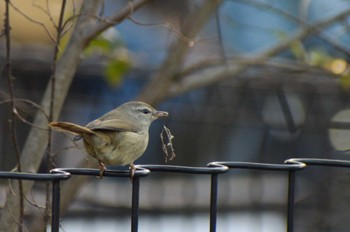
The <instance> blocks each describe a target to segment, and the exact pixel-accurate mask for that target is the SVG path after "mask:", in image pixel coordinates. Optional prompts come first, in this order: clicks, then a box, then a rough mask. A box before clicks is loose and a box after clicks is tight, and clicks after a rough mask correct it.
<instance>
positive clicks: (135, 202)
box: [131, 176, 140, 232]
mask: <svg viewBox="0 0 350 232" xmlns="http://www.w3.org/2000/svg"><path fill="white" fill-rule="evenodd" d="M139 198H140V177H138V176H134V177H133V179H132V202H131V232H137V231H138V223H139V218H138V217H139Z"/></svg>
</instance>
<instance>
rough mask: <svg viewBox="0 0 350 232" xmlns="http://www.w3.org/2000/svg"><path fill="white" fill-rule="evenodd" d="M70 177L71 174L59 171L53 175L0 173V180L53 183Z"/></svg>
mask: <svg viewBox="0 0 350 232" xmlns="http://www.w3.org/2000/svg"><path fill="white" fill-rule="evenodd" d="M70 177H71V174H70V173H69V172H64V171H59V172H57V173H54V174H50V173H26V172H4V171H0V179H16V180H33V181H35V180H36V181H53V180H67V179H69V178H70Z"/></svg>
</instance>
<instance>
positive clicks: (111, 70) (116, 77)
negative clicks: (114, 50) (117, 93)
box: [105, 59, 130, 86]
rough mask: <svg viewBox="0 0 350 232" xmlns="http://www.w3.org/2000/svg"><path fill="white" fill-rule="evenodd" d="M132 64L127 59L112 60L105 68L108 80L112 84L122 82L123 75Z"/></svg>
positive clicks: (115, 84)
mask: <svg viewBox="0 0 350 232" xmlns="http://www.w3.org/2000/svg"><path fill="white" fill-rule="evenodd" d="M129 68H130V64H129V62H128V61H127V60H121V59H116V60H111V61H110V62H109V63H108V64H107V66H106V69H105V76H106V81H107V82H108V84H109V85H111V86H117V85H118V84H120V83H121V80H122V77H123V75H124V74H125V73H126V72H127V71H128V70H129Z"/></svg>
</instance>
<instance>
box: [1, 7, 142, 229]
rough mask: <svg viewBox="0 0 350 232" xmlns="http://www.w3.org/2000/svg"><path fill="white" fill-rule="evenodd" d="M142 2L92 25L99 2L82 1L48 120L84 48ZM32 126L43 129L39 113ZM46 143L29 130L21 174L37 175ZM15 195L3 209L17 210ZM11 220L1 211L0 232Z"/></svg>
mask: <svg viewBox="0 0 350 232" xmlns="http://www.w3.org/2000/svg"><path fill="white" fill-rule="evenodd" d="M146 2H147V1H146V0H139V1H135V2H132V4H129V5H128V6H126V7H125V8H123V9H121V10H120V11H118V12H117V13H116V14H114V15H112V16H111V17H109V18H108V20H109V21H113V24H111V23H107V22H104V21H99V22H98V23H96V17H93V16H97V11H98V9H99V7H98V6H99V3H100V2H99V1H84V2H83V5H82V7H81V11H80V14H79V17H78V19H77V22H76V25H75V28H74V30H73V33H72V35H71V38H70V40H69V42H68V44H67V46H66V48H65V50H64V52H63V53H62V55H61V57H60V58H59V60H58V62H57V66H56V69H55V72H54V74H53V75H54V76H55V94H54V95H55V96H54V99H55V100H54V102H55V105H54V109H53V113H52V119H53V120H56V119H57V118H58V115H59V113H60V112H61V109H62V107H63V103H64V100H65V98H66V96H67V93H68V90H69V86H70V85H71V82H72V80H73V77H74V74H75V72H76V69H77V67H78V64H79V62H80V58H81V54H82V53H83V51H84V49H85V47H86V46H87V45H88V44H89V42H90V40H91V39H93V37H94V36H96V35H97V34H98V33H100V32H102V31H103V30H105V29H107V28H108V27H109V26H112V25H114V24H116V23H120V22H121V21H122V20H124V19H125V18H127V17H128V15H130V13H132V12H134V11H135V10H137V9H138V8H139V7H141V6H142V5H143V4H144V3H146ZM51 94H52V89H51V86H50V85H48V86H47V89H46V91H45V93H44V96H43V99H42V102H41V108H42V109H43V110H44V111H45V112H50V105H51V100H50V99H51ZM34 124H35V125H36V126H37V127H39V128H47V120H46V117H45V116H43V114H41V113H38V114H37V115H36V117H35V119H34ZM47 141H48V130H47V131H45V130H41V129H37V128H35V127H33V128H32V129H31V131H30V132H29V135H28V137H27V140H26V142H25V144H24V147H23V151H22V154H21V165H22V167H23V170H22V171H23V172H33V173H35V172H37V170H38V167H39V165H40V163H41V161H42V158H43V156H44V154H45V150H46V145H47ZM15 185H16V183H14V191H17V189H18V186H15ZM32 186H33V182H24V183H23V193H24V194H27V193H28V192H29V191H30V190H31V188H32ZM17 195H18V194H15V195H12V194H8V195H7V199H6V203H5V206H4V207H5V208H11V209H18V208H19V203H18V199H17V198H16V196H17ZM13 218H18V212H12V213H11V212H9V211H4V212H3V213H2V215H1V218H0V231H15V230H16V227H17V224H16V222H15V220H13Z"/></svg>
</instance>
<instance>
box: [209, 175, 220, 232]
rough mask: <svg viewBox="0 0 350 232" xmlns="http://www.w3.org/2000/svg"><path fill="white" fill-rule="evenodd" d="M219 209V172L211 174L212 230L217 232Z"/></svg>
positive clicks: (210, 227)
mask: <svg viewBox="0 0 350 232" xmlns="http://www.w3.org/2000/svg"><path fill="white" fill-rule="evenodd" d="M217 209H218V174H211V188H210V222H209V223H210V224H209V231H210V232H216V220H217Z"/></svg>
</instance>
